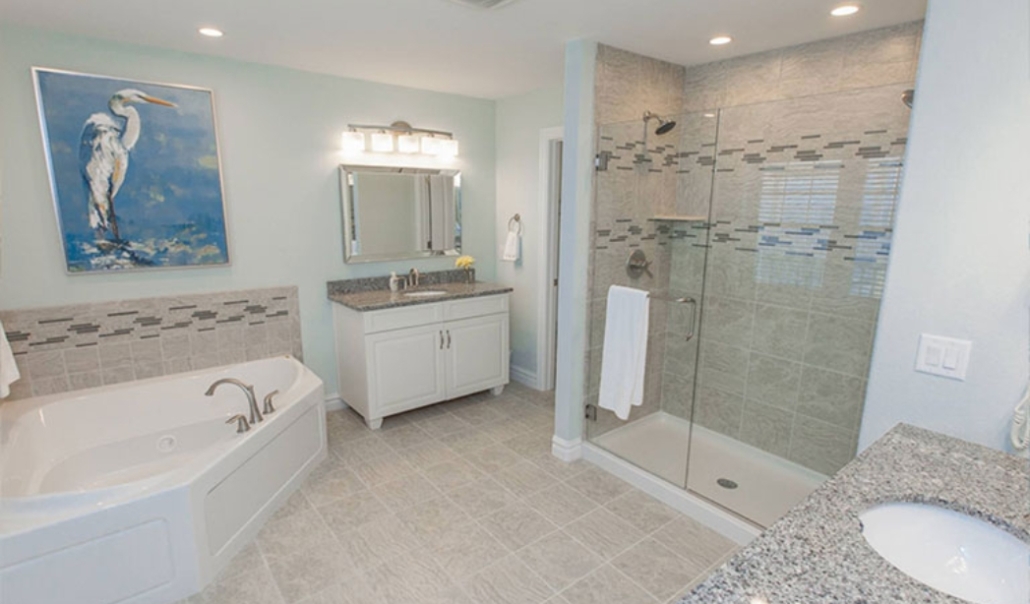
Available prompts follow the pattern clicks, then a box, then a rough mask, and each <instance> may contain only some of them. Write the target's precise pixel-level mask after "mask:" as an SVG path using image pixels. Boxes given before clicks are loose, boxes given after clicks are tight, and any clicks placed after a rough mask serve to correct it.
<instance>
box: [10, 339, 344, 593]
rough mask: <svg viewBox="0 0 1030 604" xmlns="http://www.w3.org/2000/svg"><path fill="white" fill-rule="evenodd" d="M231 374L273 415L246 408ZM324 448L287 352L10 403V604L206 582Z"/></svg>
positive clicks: (315, 393) (193, 587) (304, 380)
mask: <svg viewBox="0 0 1030 604" xmlns="http://www.w3.org/2000/svg"><path fill="white" fill-rule="evenodd" d="M226 377H232V378H236V379H239V380H241V381H243V382H245V383H247V384H252V385H253V386H254V391H255V394H256V395H257V398H258V404H259V407H260V406H263V405H262V404H261V401H262V399H263V398H264V396H265V395H266V394H268V393H269V392H271V391H273V390H279V392H280V394H279V395H278V396H276V397H275V399H274V401H275V402H274V404H275V408H276V411H275V412H274V413H271V414H268V415H266V416H265V421H263V422H260V423H258V424H257V425H255V426H254V427H253V428H252V429H251V430H250V431H249V432H245V433H242V434H237V432H236V425H235V424H226V423H225V421H226V419H228V418H229V417H231V416H233V415H235V414H237V413H242V414H243V415H245V416H249V411H248V409H249V407H248V403H247V397H246V395H245V394H244V392H243V391H242V390H241V389H240V388H237V387H235V386H231V385H225V386H221V387H220V388H219V389H218V390H217V391H216V393H215V394H214V396H211V397H208V396H204V392H205V391H206V390H207V388H208V386H209V385H211V383H212V382H214V381H215V380H218V379H220V378H226ZM325 456H326V432H325V402H324V395H323V388H322V381H321V380H320V379H319V378H318V377H317V376H316V375H315V374H314V373H312V372H311V371H310V370H309V369H307V368H306V367H305V366H304V365H302V364H301V363H300V362H298V361H296V360H295V359H293V358H290V357H280V358H275V359H266V360H262V361H254V362H251V363H245V364H242V365H235V366H231V367H222V368H218V369H210V370H204V371H196V372H192V373H185V374H180V375H175V376H169V377H162V378H155V379H150V380H143V381H139V382H131V383H128V384H121V385H118V386H107V387H103V388H95V389H91V390H83V391H79V392H74V393H69V394H64V395H56V396H47V397H39V398H33V399H27V400H22V401H14V402H5V403H0V602H3V604H65V603H68V604H73V603H74V604H111V603H114V602H119V603H121V604H164V603H167V602H174V601H176V600H178V599H180V598H184V597H186V596H189V595H191V594H193V593H195V592H197V591H199V590H200V589H202V588H203V587H204V586H205V585H206V584H207V583H208V582H209V581H210V580H211V579H212V578H213V577H214V576H215V575H217V574H218V572H219V571H220V570H221V569H222V568H224V567H225V565H226V564H228V562H229V560H230V559H231V558H232V557H233V556H234V555H235V554H236V553H238V552H239V551H240V550H241V549H242V548H243V547H244V546H245V545H246V544H247V543H248V542H249V541H250V540H251V539H252V538H253V537H254V535H255V534H256V533H257V531H258V530H259V529H260V528H261V525H262V524H263V523H264V521H265V520H266V519H267V518H268V517H269V516H270V515H271V514H272V513H273V512H274V511H275V510H276V509H277V508H278V507H279V506H280V505H281V504H282V503H283V502H284V501H285V500H286V499H287V498H288V497H289V496H290V495H291V494H292V493H293V492H294V491H295V490H296V489H297V488H298V487H299V486H300V483H301V482H302V481H303V480H304V478H305V477H306V476H307V474H308V473H309V472H310V471H311V470H312V469H313V468H314V467H315V466H316V465H318V464H319V463H320V462H321V461H322V460H323V459H325Z"/></svg>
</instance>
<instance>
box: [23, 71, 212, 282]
mask: <svg viewBox="0 0 1030 604" xmlns="http://www.w3.org/2000/svg"><path fill="white" fill-rule="evenodd" d="M33 74H34V76H35V80H36V94H37V98H38V101H39V109H40V118H41V120H40V121H41V125H42V127H43V136H44V141H45V143H46V151H47V160H48V166H47V167H48V168H49V171H50V180H51V186H52V190H53V193H54V206H55V209H56V211H57V221H58V226H59V228H60V234H61V240H62V244H63V245H64V250H65V259H66V262H67V267H68V271H69V272H72V273H78V272H90V271H111V270H132V269H145V268H174V267H180V266H197V265H215V264H226V263H227V262H228V261H229V253H228V244H227V233H226V225H225V207H224V199H223V191H222V179H221V161H220V158H219V153H218V137H217V135H216V132H215V115H214V97H213V93H212V92H211V91H210V90H206V89H202V88H195V87H190V86H178V85H172V84H157V83H148V82H137V81H133V80H126V79H120V78H109V77H104V76H94V75H89V74H80V73H73V72H67V71H58V70H50V69H44V68H34V69H33ZM105 106H106V108H105Z"/></svg>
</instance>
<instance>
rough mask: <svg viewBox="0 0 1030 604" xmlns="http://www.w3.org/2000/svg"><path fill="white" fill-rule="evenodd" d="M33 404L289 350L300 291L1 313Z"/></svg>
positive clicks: (22, 388) (15, 394)
mask: <svg viewBox="0 0 1030 604" xmlns="http://www.w3.org/2000/svg"><path fill="white" fill-rule="evenodd" d="M0 321H2V322H3V324H4V329H5V330H6V332H7V337H8V339H9V340H10V342H11V347H12V349H13V350H14V354H15V359H16V360H17V363H18V366H19V368H20V369H21V374H22V379H20V380H18V381H17V382H15V383H14V384H13V385H12V388H11V398H12V399H15V398H28V397H30V396H43V395H47V394H55V393H58V392H68V391H71V390H80V389H83V388H92V387H96V386H103V385H108V384H117V383H120V382H128V381H132V380H138V379H145V378H150V377H157V376H162V375H169V374H174V373H182V372H184V371H190V370H194V369H205V368H208V367H217V366H219V365H230V364H233V363H242V362H244V361H251V360H255V359H262V358H268V357H273V356H277V355H281V354H290V355H293V356H294V357H296V358H297V359H302V357H303V351H302V346H301V334H300V311H299V305H298V299H297V288H296V287H276V288H268V289H253V290H240V291H228V292H214V293H210V294H191V295H186V296H168V297H161V298H145V299H139V300H118V301H112V302H93V303H87V304H75V305H69V306H55V307H48V308H30V309H22V310H3V311H0Z"/></svg>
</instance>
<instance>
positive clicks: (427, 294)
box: [404, 289, 447, 298]
mask: <svg viewBox="0 0 1030 604" xmlns="http://www.w3.org/2000/svg"><path fill="white" fill-rule="evenodd" d="M404 295H405V296H407V297H409V298H435V297H437V296H446V295H447V292H445V291H442V290H439V289H424V290H421V291H416V292H404Z"/></svg>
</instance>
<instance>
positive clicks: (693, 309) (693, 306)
mask: <svg viewBox="0 0 1030 604" xmlns="http://www.w3.org/2000/svg"><path fill="white" fill-rule="evenodd" d="M676 301H677V302H680V303H682V304H689V305H690V331H688V332H687V342H689V341H691V340H693V339H694V328H695V327H697V300H695V299H693V298H691V297H689V296H688V297H686V298H680V299H679V300H676Z"/></svg>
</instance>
